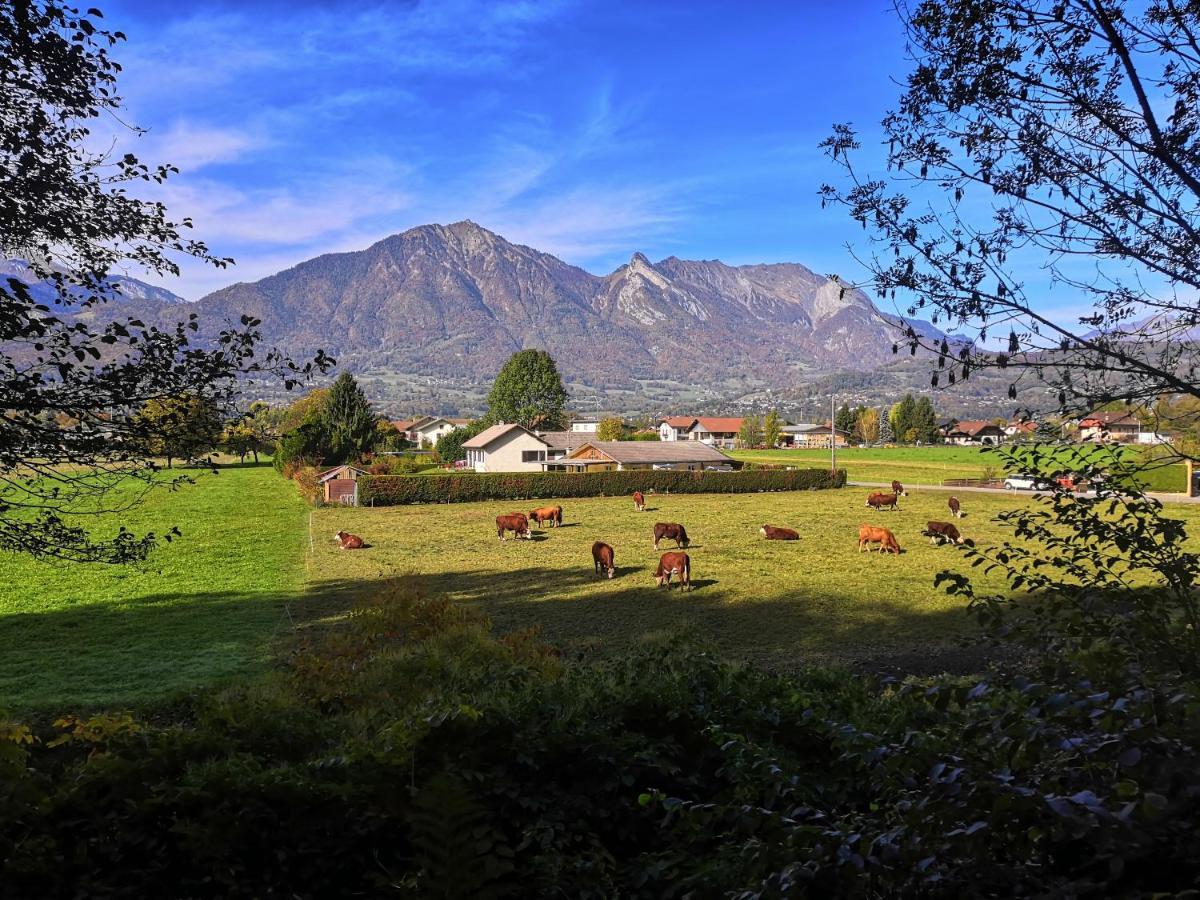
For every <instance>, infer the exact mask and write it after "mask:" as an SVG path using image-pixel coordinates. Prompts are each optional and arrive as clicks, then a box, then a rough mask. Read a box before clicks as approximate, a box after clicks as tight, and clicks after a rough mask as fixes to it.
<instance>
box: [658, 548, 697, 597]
mask: <svg viewBox="0 0 1200 900" xmlns="http://www.w3.org/2000/svg"><path fill="white" fill-rule="evenodd" d="M672 575H676V576H678V577H679V588H680V590H684V591H690V590H691V589H692V561H691V560H690V559H688V555H687V554H686V553H664V554H663V555H662V559H660V560H659V561H658V568H657V569H655V570H654V583H655V584H656V585H658V586H659V587H662V586H663V585H664V584H665V585H666V586H667V590H668V591H669V590H670V589H671V576H672Z"/></svg>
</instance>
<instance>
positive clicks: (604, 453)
mask: <svg viewBox="0 0 1200 900" xmlns="http://www.w3.org/2000/svg"><path fill="white" fill-rule="evenodd" d="M544 468H545V469H546V471H548V472H607V471H613V470H617V471H626V470H629V469H683V470H690V471H699V470H702V469H727V468H732V461H731V460H730V458H729V457H728V456H726V455H725V454H724V453H722V452H721V451H720V450H717V449H716V448H714V447H711V446H709V445H708V444H705V443H701V442H700V441H588V442H586V443H584V444H581V445H580V446H578V447H576V448H575V449H574V450H572V451H571V452H570V453H568V454H567V455H566V456H565V457H564V458H562V459H555V460H548V461H547V462H546V463H545V465H544Z"/></svg>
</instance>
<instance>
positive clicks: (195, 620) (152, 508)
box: [0, 465, 308, 710]
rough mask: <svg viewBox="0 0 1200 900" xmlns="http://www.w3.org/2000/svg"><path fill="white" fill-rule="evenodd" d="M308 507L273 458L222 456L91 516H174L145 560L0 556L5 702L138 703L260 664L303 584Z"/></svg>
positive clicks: (111, 519)
mask: <svg viewBox="0 0 1200 900" xmlns="http://www.w3.org/2000/svg"><path fill="white" fill-rule="evenodd" d="M175 474H178V470H176V473H175ZM307 517H308V510H307V508H306V507H305V505H304V503H303V502H302V501H301V500H300V498H299V496H298V495H297V493H296V489H295V487H294V486H293V485H292V484H291V483H290V482H287V481H285V480H283V479H282V478H280V477H279V476H278V475H277V474H276V473H275V472H274V471H273V470H272V469H271V468H270V467H269V466H268V465H262V466H258V467H251V466H247V467H245V468H241V467H231V468H224V469H222V470H221V471H220V474H218V475H209V474H201V473H197V474H196V483H195V484H191V485H184V486H182V487H180V488H179V489H177V490H174V491H167V490H159V491H155V492H152V493H151V494H150V495H149V497H148V499H147V500H146V502H145V503H143V504H142V505H140V506H136V507H134V508H133V509H131V510H129V511H127V512H125V513H122V514H120V516H116V515H110V516H104V517H98V518H97V519H96V521H95V528H96V529H97V530H99V531H100V532H101V533H103V532H104V531H105V530H115V527H116V523H117V522H123V523H124V524H125V525H126V526H127V527H128V528H130V529H131V530H133V531H135V532H138V533H141V532H144V531H155V532H158V533H160V534H161V533H162V532H164V531H166V530H167V529H169V528H170V527H171V526H178V527H179V528H180V530H181V531H182V533H183V534H182V537H180V538H176V539H175V540H174V541H173V542H172V543H170V544H167V545H164V546H163V547H162V548H161V549H159V550H158V551H157V552H156V553H155V554H154V555H153V556H152V558H151V560H150V561H149V562H148V563H147V564H145V565H141V566H137V567H132V566H103V565H78V564H63V563H51V562H38V561H33V560H30V559H28V558H26V557H19V556H14V555H9V554H0V648H3V651H2V652H0V709H4V708H9V709H14V708H19V707H31V706H33V707H47V708H52V709H56V710H69V709H73V708H77V707H82V706H91V705H95V704H103V703H110V702H120V703H126V704H138V703H142V702H146V701H152V700H159V699H162V698H164V697H167V696H170V695H171V694H174V693H177V692H179V691H183V690H187V689H190V688H194V687H196V686H197V685H204V684H209V683H212V682H215V681H219V680H221V679H224V678H229V677H232V676H240V675H245V674H247V673H251V672H254V671H256V670H258V669H259V668H261V667H262V666H263V665H264V664H265V663H266V662H267V661H268V660H269V658H270V648H269V644H270V638H271V635H272V634H273V633H274V631H275V629H276V628H277V627H278V626H279V625H280V624H281V623H284V624H285V623H286V620H285V618H284V615H285V614H284V609H283V608H284V604H285V602H287V601H289V600H291V601H295V600H296V599H298V598H299V597H300V593H301V591H302V588H303V582H304V565H305V556H304V554H305V551H306V549H307V541H308V537H307V531H306V525H307Z"/></svg>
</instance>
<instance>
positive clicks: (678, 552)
mask: <svg viewBox="0 0 1200 900" xmlns="http://www.w3.org/2000/svg"><path fill="white" fill-rule="evenodd" d="M907 496H908V492H907V491H905V490H904V485H902V484H901V483H900V482H899V481H893V482H892V490H891V493H887V494H885V493H883V492H882V491H874V492H872V493H871V494H870V496H868V497H867V503H866V506H867V507H868V508H869V509H874V510H882V509H887V510H889V511H895V510H896V509H897V508H898V507H899V503H900V498H901V497H907ZM947 505H948V506H949V508H950V513H951V515H953V516H954V518H956V519H959V518H962V505H961V504H960V503H959V501H958V498H957V497H950V498H949V501H948V502H947ZM633 506H634V509H635V510H637V511H638V512H644V511H645V510H646V498H645V497H644V496H643V495H642V492H641V491H634V493H633ZM562 518H563V513H562V507H561V506H542V507H539V508H537V509H534V510H531V511H530V512H529V514H528V515H526V514H525V513H519V512H517V513H507V514H505V515H500V516H496V536H497V537H498V538H499V539H500V540H501V541H503V540H504V535H505V533H506V532H509V531H511V532H512V533H513V537H514V539H519V538H525V539H526V540H533V531H532V529H531V528H530V526H529V523H530V522H535V523H537V525H538V526H539V527H541V526H549V527H551V528H557V527H558V526H559V525H561V524H562ZM758 533H759V534H760V535H761V536H762V537H763V538H765V539H766V540H768V541H797V540H799V539H800V535H799V534H798V533H797V532H796V531H794V530H792V529H791V528H782V527H779V526H776V525H763V526H762V527H761V528H760V529H759V530H758ZM922 534H924V535H925V536H926V537H928V538H929V541H930V543H932V544H940V543H946V542H948V543H952V544H963V543H966V540H965V539H964V538H963V536H962V535H961V534H960V533H959V530H958V528H957V526H955V525H954V523H952V522H926V523H925V531H924V532H922ZM334 537H335V539H336V540H337V542H338V546H339V548H340V549H342V550H361V549H364V548H365V547H367V546H369V545H368V544H366V543H365V542H364V541H363V539H362V538H361V537H359V536H358V535H356V534H350V533H349V532H345V531H339V532H337V534H336V535H334ZM663 540H673V541H674V542H675V547H676V549H675V550H674V551H672V552H670V553H664V554H663V555H662V557H661V558H660V559H659V561H658V566H657V568H656V569H655V570H654V582H655V584H656V585H658V586H659V587H662V586H663V585H666V587H667V589H668V590H670V588H671V580H672V579H673V578H674V579H678V583H679V586H680V588H681V589H682V590H685V591H688V590H691V585H692V561H691V559H690V558H689V557H688V555H687V554H686V553H684V552H683V551H684V550H686V549H687V547H688V545H689V543H690V540H689V539H688V534H687V529H685V528H684V527H683V526H682V525H680V524H679V523H678V522H656V523H655V525H654V550H655V552H657V551H658V545H659V542H660V541H663ZM872 544H878V545H879V552H880V553H894V554H896V555H899V554H900V544H899V542H898V541H897V540H896V535H895V533H893V532H892V530H891V529H889V528H882V527H879V526H876V525H868V524H866V523H864V524H862V525H859V526H858V550H859V552H860V553H861V552H862V551H863V550H867V551H870V549H871V545H872ZM615 556H616V554H615V551H614V550H613V548H612V547H611V546H610V545H609V544H606V543H604V542H603V541H596V542H595V543H594V544H592V562H593V564H594V566H595V572H596V574H597V575H599V576H601V577H604V576H605V575H607V577H609V578H612V577H614V576H615V574H616V571H617V569H616V563H615Z"/></svg>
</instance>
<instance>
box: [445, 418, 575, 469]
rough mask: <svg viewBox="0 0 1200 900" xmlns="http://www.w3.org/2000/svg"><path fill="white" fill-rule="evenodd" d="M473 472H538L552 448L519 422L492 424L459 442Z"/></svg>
mask: <svg viewBox="0 0 1200 900" xmlns="http://www.w3.org/2000/svg"><path fill="white" fill-rule="evenodd" d="M463 450H465V451H466V454H467V466H468V467H470V468H472V469H474V470H475V471H476V472H540V471H542V465H543V463H545V462H546V460H547V459H550V458H551V454H552V453H554V448H553V447H551V445H550V444H549V443H548V442H547V441H545V440H543V439H542V438H540V437H538V436H537V435H536V434H534V433H533V432H532V431H530V430H529V429H527V428H523V427H522V426H520V425H516V424H513V425H493V426H492V427H491V428H489V429H487V430H486V431H482V432H480V433H479V434H477V435H475V437H473V438H471V439H470V440H468V441H465V442H464V443H463Z"/></svg>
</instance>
